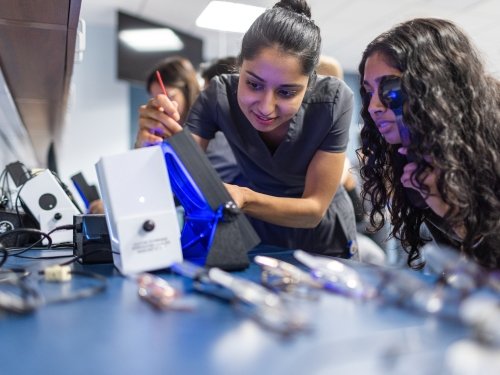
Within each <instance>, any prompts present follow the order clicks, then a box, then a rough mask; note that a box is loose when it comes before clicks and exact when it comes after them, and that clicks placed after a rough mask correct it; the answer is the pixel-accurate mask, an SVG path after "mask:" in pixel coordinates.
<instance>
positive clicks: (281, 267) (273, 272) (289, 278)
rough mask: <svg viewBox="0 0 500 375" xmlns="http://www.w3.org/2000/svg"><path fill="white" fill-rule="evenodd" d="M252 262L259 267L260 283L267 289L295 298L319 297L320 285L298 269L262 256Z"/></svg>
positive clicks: (256, 257)
mask: <svg viewBox="0 0 500 375" xmlns="http://www.w3.org/2000/svg"><path fill="white" fill-rule="evenodd" d="M254 262H255V263H256V264H258V265H259V266H260V267H261V283H262V284H263V285H264V286H266V287H267V288H269V289H271V290H274V291H277V292H282V293H286V294H288V295H293V296H295V297H301V298H308V299H317V298H318V297H319V295H318V293H317V291H318V290H319V289H321V283H319V282H318V281H317V280H315V279H314V278H313V277H312V276H311V275H310V274H309V273H308V272H306V271H303V270H301V269H300V268H299V267H297V266H295V265H293V264H290V263H287V262H284V261H282V260H279V259H276V258H272V257H268V256H264V255H257V256H255V258H254Z"/></svg>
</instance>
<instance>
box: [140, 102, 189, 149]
mask: <svg viewBox="0 0 500 375" xmlns="http://www.w3.org/2000/svg"><path fill="white" fill-rule="evenodd" d="M179 120H180V114H179V111H178V110H177V102H175V101H171V100H170V99H169V98H168V97H167V96H166V95H158V96H156V97H155V98H151V99H150V100H149V101H148V103H147V104H145V105H143V106H141V107H140V108H139V130H138V132H137V138H136V142H135V147H137V148H138V147H143V146H148V145H151V144H155V143H160V142H162V141H163V139H164V138H168V137H170V136H172V135H173V134H175V133H178V132H180V131H182V126H181V125H180V124H179V122H178V121H179Z"/></svg>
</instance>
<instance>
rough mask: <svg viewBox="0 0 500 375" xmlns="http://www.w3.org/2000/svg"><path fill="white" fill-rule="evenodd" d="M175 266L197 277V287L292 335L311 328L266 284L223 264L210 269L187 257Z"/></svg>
mask: <svg viewBox="0 0 500 375" xmlns="http://www.w3.org/2000/svg"><path fill="white" fill-rule="evenodd" d="M172 270H173V271H174V272H176V273H178V274H180V275H183V276H186V277H189V278H191V279H193V281H194V283H193V286H194V287H195V289H196V290H197V291H199V292H201V293H204V294H208V295H212V296H215V297H217V298H219V299H224V300H226V301H228V302H231V303H234V304H235V306H236V307H238V308H239V309H240V310H242V311H244V312H245V313H247V314H248V315H249V316H250V317H252V318H253V319H254V320H256V321H257V322H259V323H260V324H262V325H263V326H265V327H267V328H270V329H272V330H273V331H275V332H278V333H280V334H285V335H288V334H292V333H295V332H298V331H302V330H305V329H308V326H309V325H308V322H307V320H306V319H305V317H304V316H302V315H301V314H299V313H297V312H296V311H294V310H293V309H292V308H291V307H290V306H288V305H286V304H285V302H284V301H283V300H282V298H281V297H280V296H279V295H278V294H276V293H274V292H272V291H270V290H268V289H266V288H265V287H263V286H262V285H259V284H257V283H254V282H252V281H250V280H247V279H243V278H241V277H237V276H234V275H232V274H230V273H229V272H226V271H223V270H221V269H220V268H216V267H213V268H210V269H206V268H203V267H200V266H197V265H195V264H193V263H190V262H186V261H184V262H183V263H176V264H174V265H173V266H172Z"/></svg>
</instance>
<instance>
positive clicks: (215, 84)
mask: <svg viewBox="0 0 500 375" xmlns="http://www.w3.org/2000/svg"><path fill="white" fill-rule="evenodd" d="M221 88H222V84H221V83H220V82H219V81H218V80H217V79H212V80H211V81H210V85H209V87H207V88H206V89H205V90H203V91H202V92H201V93H200V95H199V96H198V98H197V99H196V101H195V102H194V104H193V106H192V107H191V110H190V111H189V114H188V117H187V120H186V124H185V126H186V127H187V128H188V129H189V130H190V131H191V133H193V134H196V135H198V136H200V137H202V138H204V139H208V140H210V139H212V138H214V137H215V133H216V132H217V131H218V130H219V127H218V125H217V106H218V104H217V101H218V97H219V95H221Z"/></svg>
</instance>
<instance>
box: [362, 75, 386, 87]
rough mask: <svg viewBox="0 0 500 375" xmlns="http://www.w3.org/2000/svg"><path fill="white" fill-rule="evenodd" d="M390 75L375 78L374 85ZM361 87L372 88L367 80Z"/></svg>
mask: <svg viewBox="0 0 500 375" xmlns="http://www.w3.org/2000/svg"><path fill="white" fill-rule="evenodd" d="M390 75H391V74H385V75H383V76H380V77H377V78H375V83H380V81H381V80H382V78H384V77H388V76H390ZM363 86H370V87H372V85H371V84H370V83H369V82H368V81H367V80H365V79H364V80H363Z"/></svg>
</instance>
